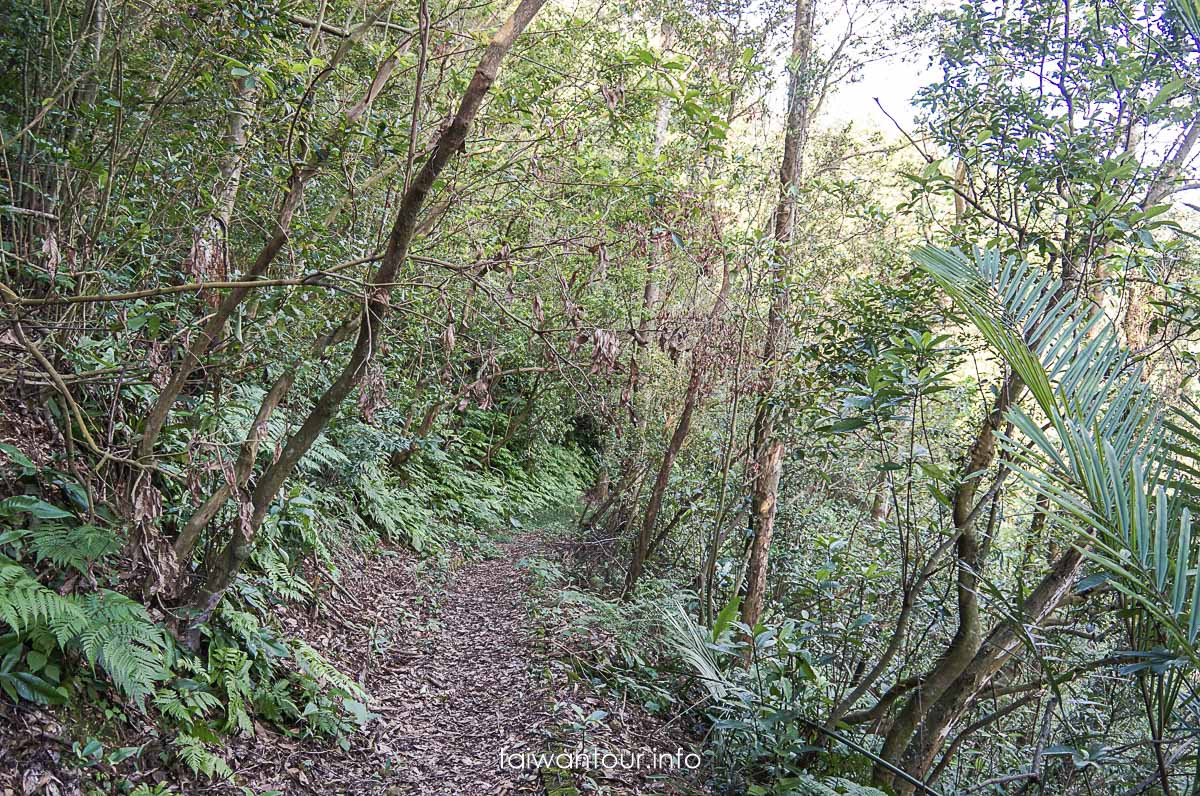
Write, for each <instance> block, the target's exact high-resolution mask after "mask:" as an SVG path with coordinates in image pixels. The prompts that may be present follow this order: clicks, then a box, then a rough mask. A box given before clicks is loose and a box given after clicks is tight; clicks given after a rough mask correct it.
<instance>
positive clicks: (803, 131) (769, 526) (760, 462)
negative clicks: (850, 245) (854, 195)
mask: <svg viewBox="0 0 1200 796" xmlns="http://www.w3.org/2000/svg"><path fill="white" fill-rule="evenodd" d="M814 5H815V0H796V9H795V27H794V28H793V30H792V53H791V62H792V64H793V67H794V71H793V72H792V75H791V79H790V81H789V83H788V117H787V129H786V132H785V133H784V136H783V159H782V161H781V162H780V164H779V201H778V202H777V204H776V206H775V213H774V216H773V230H772V231H773V234H774V237H775V242H776V251H775V252H774V253H773V254H772V257H771V280H770V282H771V294H772V295H771V309H770V311H769V314H768V317H767V333H766V340H765V341H764V343H763V356H762V362H763V386H762V395H761V396H760V397H759V401H758V406H757V408H756V409H755V413H754V441H753V447H752V450H753V452H754V487H753V492H752V495H753V497H752V505H751V510H750V517H751V527H752V528H753V530H754V542H753V545H752V547H751V564H750V568H749V573H748V574H749V580H748V581H747V584H746V594H747V599H746V601H745V602H744V603H742V622H743V623H745V624H746V625H748V626H750V627H754V626H755V625H757V624H758V619H759V615H760V614H761V612H762V603H763V594H764V593H765V590H766V578H767V566H768V563H769V560H770V555H771V536H772V534H773V533H774V530H775V510H776V506H777V501H776V500H775V496H776V493H777V492H778V489H779V478H780V475H781V473H782V468H783V457H784V449H783V445H782V443H780V442H779V441H778V440H777V439H776V428H775V425H776V422H775V421H776V417H775V410H774V408H773V407H772V406H771V404H770V399H771V393H772V391H773V390H774V387H775V380H776V378H777V377H778V375H779V358H780V355H781V354H782V353H783V349H784V345H785V342H784V337H785V336H786V333H787V311H788V305H789V303H790V302H789V299H790V297H789V295H788V284H787V273H786V269H785V267H784V254H783V252H782V251H781V249H782V247H783V246H784V245H785V244H788V243H790V242H791V240H792V232H793V229H794V227H795V192H796V187H797V185H799V182H800V173H801V164H802V161H803V158H804V148H805V145H806V143H807V141H808V125H809V117H810V115H811V111H812V91H811V87H810V85H809V84H810V82H811V81H810V79H809V77H810V76H809V63H810V61H811V59H812V45H813V12H814Z"/></svg>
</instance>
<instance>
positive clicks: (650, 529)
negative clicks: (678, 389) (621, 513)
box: [625, 353, 701, 594]
mask: <svg viewBox="0 0 1200 796" xmlns="http://www.w3.org/2000/svg"><path fill="white" fill-rule="evenodd" d="M700 367H701V366H700V362H699V361H698V360H697V355H696V354H695V353H693V354H692V368H691V371H692V373H691V378H690V379H688V388H687V393H686V394H685V395H684V398H683V411H682V412H680V414H679V422H678V423H676V424H675V431H674V433H673V434H671V441H670V442H669V443H668V444H667V449H666V451H665V452H664V453H663V457H662V461H661V462H660V463H659V465H658V474H657V475H656V476H655V477H654V488H653V489H652V490H651V492H650V502H649V503H648V504H647V506H646V513H645V514H644V515H643V516H642V527H641V529H640V530H639V531H638V535H637V538H636V539H635V540H634V543H633V555H632V556H631V558H630V561H629V571H628V572H627V573H626V575H625V593H626V594H629V593H631V592H632V591H633V587H634V586H636V585H637V582H638V579H639V578H640V577H641V576H642V570H643V569H644V568H645V564H646V556H647V554H648V553H649V551H650V542H651V540H652V539H653V538H654V524H655V523H656V522H657V521H658V515H659V512H661V511H662V504H663V497H664V496H665V495H666V491H667V482H668V481H669V480H670V478H671V469H672V468H673V467H674V466H675V458H676V457H677V456H678V455H679V451H680V449H681V448H682V447H683V443H684V442H685V441H686V440H687V436H688V434H689V433H690V432H691V429H692V413H693V412H694V411H695V409H696V402H697V401H698V400H699V397H700Z"/></svg>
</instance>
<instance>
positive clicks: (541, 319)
mask: <svg viewBox="0 0 1200 796" xmlns="http://www.w3.org/2000/svg"><path fill="white" fill-rule="evenodd" d="M533 319H534V320H535V321H537V325H538V328H539V329H540V328H542V327H543V326H545V325H546V309H545V307H544V306H542V297H541V296H534V297H533Z"/></svg>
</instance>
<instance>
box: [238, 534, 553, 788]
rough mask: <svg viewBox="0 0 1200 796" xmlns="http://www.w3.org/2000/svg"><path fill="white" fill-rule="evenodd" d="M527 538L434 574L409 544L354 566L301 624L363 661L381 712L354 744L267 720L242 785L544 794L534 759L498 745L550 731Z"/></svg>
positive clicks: (312, 636) (333, 648) (320, 644)
mask: <svg viewBox="0 0 1200 796" xmlns="http://www.w3.org/2000/svg"><path fill="white" fill-rule="evenodd" d="M531 549H532V542H531V541H530V540H529V539H522V540H517V541H514V542H511V543H509V544H507V545H505V546H504V547H503V548H502V549H501V551H500V555H499V556H498V557H497V558H494V559H490V560H485V561H477V562H466V563H464V564H462V565H461V566H459V567H457V568H455V569H453V571H451V572H449V573H446V575H445V577H444V579H442V578H436V577H435V578H434V579H433V581H432V582H431V581H430V577H431V576H430V575H428V574H427V575H425V576H423V577H416V576H415V574H414V572H415V568H416V566H417V563H416V561H415V560H414V559H413V558H412V557H411V556H408V555H406V554H392V555H389V556H384V557H381V558H377V559H374V560H371V561H369V562H366V565H365V568H364V569H363V570H362V571H361V572H360V573H358V574H357V575H356V576H354V577H348V578H346V579H345V580H344V581H343V583H342V588H340V589H338V590H334V591H333V592H332V593H331V594H330V595H328V596H327V598H326V600H325V602H324V608H323V611H322V613H321V615H320V616H318V617H316V618H315V619H313V620H311V621H310V622H308V623H305V625H303V626H300V627H297V631H298V632H300V633H302V634H303V635H305V636H306V637H307V639H308V640H309V642H310V643H312V644H313V645H314V646H315V647H317V648H318V649H320V650H321V651H322V653H323V654H325V655H326V656H327V657H329V658H330V659H331V660H334V661H336V662H337V663H338V665H339V668H341V669H342V671H345V672H351V673H359V676H360V680H361V681H362V682H363V684H364V686H365V688H366V689H367V691H368V692H369V693H370V695H371V703H370V709H371V711H372V712H373V713H375V714H376V715H377V718H375V719H373V720H372V721H371V723H370V724H369V725H368V726H367V730H366V732H365V733H359V734H356V735H354V736H352V737H351V739H350V740H351V747H350V749H349V750H346V751H343V750H340V749H337V748H334V749H332V750H331V749H329V748H328V746H325V747H324V748H320V747H318V746H317V745H316V744H315V743H304V744H296V745H292V744H289V743H288V742H287V741H286V740H285V739H283V738H281V737H279V736H278V735H276V734H275V733H271V732H269V731H267V733H266V734H265V735H262V736H260V737H259V738H256V739H246V740H243V741H239V742H238V744H237V745H238V747H239V748H238V749H237V751H236V752H235V754H236V755H237V757H238V758H239V759H240V760H242V761H244V763H245V764H246V765H245V767H244V768H241V769H237V767H236V766H235V769H237V770H238V774H239V777H240V779H241V780H242V784H246V785H251V786H252V787H254V788H255V789H256V790H258V791H260V792H261V791H266V790H280V791H282V792H283V793H285V794H293V793H303V794H310V793H311V794H322V795H323V796H332V794H341V793H354V794H386V796H451V795H452V794H471V795H472V796H473V795H474V794H481V795H482V794H540V793H544V788H543V787H542V785H541V782H540V779H539V776H538V772H537V771H536V770H533V771H524V770H520V769H516V768H513V767H503V768H502V767H501V766H500V752H501V750H502V749H508V750H512V751H519V750H523V749H540V748H541V747H542V746H544V744H545V743H546V739H547V738H549V729H548V725H549V724H550V722H551V717H550V716H549V715H548V714H547V713H546V711H545V706H546V704H547V701H546V700H547V693H546V687H545V684H544V683H542V682H539V681H538V679H537V678H535V677H534V675H533V664H532V661H533V660H534V656H533V655H532V654H531V653H532V650H531V649H530V646H529V642H528V639H527V635H528V633H527V631H528V620H527V617H526V612H525V608H524V605H523V602H522V599H523V597H522V595H523V594H524V590H525V581H524V578H523V577H522V574H521V573H520V571H519V570H518V569H517V566H516V563H517V562H518V561H519V560H520V559H521V558H522V557H523V556H524V555H526V554H528V552H529V551H530V550H531ZM443 580H444V582H439V581H443ZM264 741H265V743H264ZM281 752H283V754H281Z"/></svg>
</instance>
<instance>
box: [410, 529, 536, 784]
mask: <svg viewBox="0 0 1200 796" xmlns="http://www.w3.org/2000/svg"><path fill="white" fill-rule="evenodd" d="M526 547H527V546H526V545H522V544H520V543H514V544H512V545H509V546H508V547H507V549H506V550H505V555H504V557H502V558H498V559H494V560H490V561H483V562H479V563H473V564H468V565H466V566H464V567H463V568H462V569H460V570H458V571H457V572H456V573H455V574H454V575H453V577H452V579H451V581H450V582H449V584H448V587H447V592H446V594H445V598H444V600H443V602H442V609H441V610H440V611H439V612H438V615H437V616H438V623H439V624H440V627H439V628H438V629H437V631H436V634H435V635H434V636H433V637H432V638H431V639H430V644H429V646H428V649H427V654H426V655H425V656H424V657H423V660H422V662H421V663H422V665H421V666H420V667H419V668H418V670H417V671H415V672H413V674H414V675H416V677H415V678H414V680H413V681H412V682H411V687H412V688H413V689H414V690H415V694H414V696H416V698H414V699H411V700H410V701H408V702H406V703H405V704H403V705H402V706H400V707H399V709H398V710H397V712H396V714H395V715H394V718H395V720H396V725H395V728H396V735H395V737H394V742H395V744H396V747H397V752H398V756H399V757H400V758H401V759H403V760H405V761H406V763H407V765H408V771H407V774H406V776H405V779H408V780H409V783H408V784H409V785H411V790H410V791H407V792H410V793H413V794H420V795H421V796H425V795H426V794H429V795H430V796H432V795H433V794H439V795H440V794H450V793H464V794H466V793H480V794H483V793H488V794H491V793H496V794H501V793H540V792H541V786H540V784H539V781H538V778H537V772H536V771H532V772H527V771H522V770H520V769H515V768H514V767H505V766H502V765H501V757H500V755H501V752H502V751H504V752H508V753H513V752H518V753H519V752H522V751H526V750H532V751H539V750H540V749H541V748H544V742H545V740H546V739H547V738H548V737H549V736H548V733H547V732H545V731H543V730H544V728H546V725H547V724H548V723H549V722H550V721H551V717H550V715H549V714H548V713H547V712H546V711H545V705H546V698H547V695H546V688H545V685H544V684H541V683H538V682H537V681H536V680H535V678H534V676H533V674H532V659H531V656H530V650H529V647H528V642H527V638H526V634H527V630H528V624H529V623H528V619H527V617H526V614H525V609H524V607H523V605H522V595H523V592H524V585H523V579H522V577H521V576H520V573H519V572H518V571H517V569H516V567H515V565H514V564H515V562H516V560H517V559H519V558H520V556H521V554H522V553H523V552H525V550H526ZM507 759H508V760H512V759H513V758H512V757H511V756H510V757H508V758H507Z"/></svg>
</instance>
